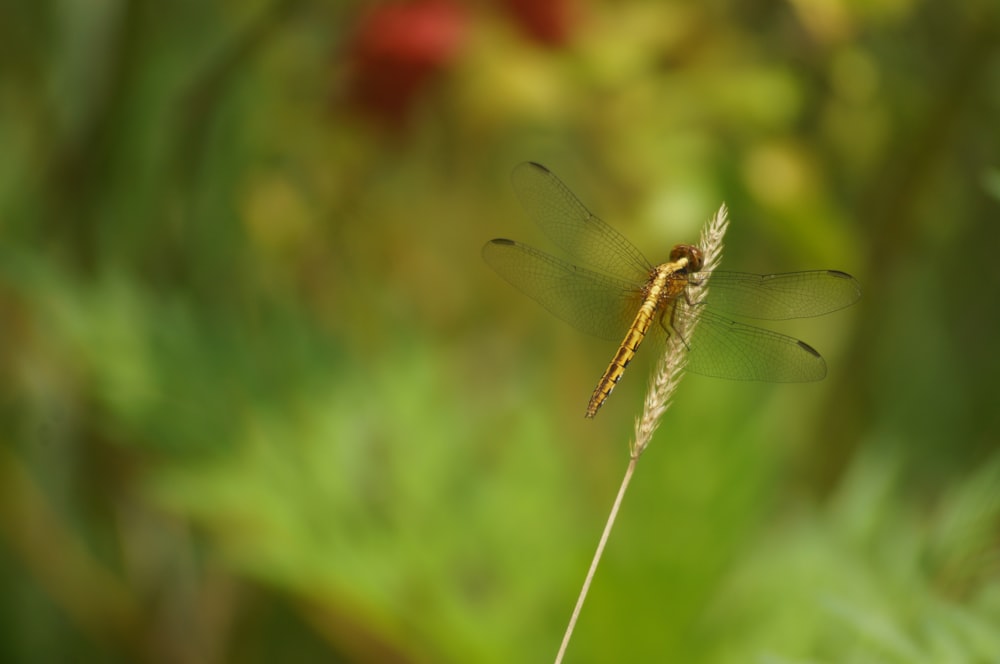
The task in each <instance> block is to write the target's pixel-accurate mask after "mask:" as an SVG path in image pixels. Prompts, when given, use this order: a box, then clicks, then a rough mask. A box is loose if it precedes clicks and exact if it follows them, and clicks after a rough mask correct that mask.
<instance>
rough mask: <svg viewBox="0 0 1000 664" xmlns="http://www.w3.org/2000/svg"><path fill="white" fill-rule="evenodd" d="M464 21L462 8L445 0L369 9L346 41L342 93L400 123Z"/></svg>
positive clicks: (454, 49) (445, 59) (443, 63)
mask: <svg viewBox="0 0 1000 664" xmlns="http://www.w3.org/2000/svg"><path fill="white" fill-rule="evenodd" d="M467 25H468V17H467V15H466V13H465V12H464V11H463V10H462V9H461V8H460V7H459V6H458V5H457V4H455V3H454V2H452V1H451V0H415V1H414V2H405V3H395V4H384V5H380V6H379V7H377V8H375V9H373V10H372V11H371V12H370V13H368V14H367V15H366V16H365V17H364V18H362V20H361V22H360V23H359V24H358V26H357V28H356V29H355V31H354V35H353V38H352V39H351V40H350V45H349V47H348V62H349V67H350V73H349V76H350V78H349V80H348V89H347V94H348V98H349V99H350V101H351V102H352V104H353V105H354V106H356V107H357V108H360V109H361V110H363V111H365V112H368V113H371V114H373V115H375V116H376V117H377V118H379V119H380V120H383V121H385V122H387V123H389V124H391V125H395V126H399V125H401V124H403V122H404V121H405V120H406V118H407V116H408V115H409V111H410V109H411V108H412V107H413V104H414V102H416V101H417V99H418V98H419V97H420V94H421V92H423V91H424V90H425V89H426V88H427V85H428V83H430V82H431V81H432V80H433V78H434V77H435V75H436V74H438V73H439V72H440V71H441V70H443V69H445V68H446V67H447V65H448V64H449V63H450V62H452V61H453V60H454V59H455V57H456V56H457V54H458V52H459V49H460V48H461V45H462V41H463V39H464V37H465V32H466V28H467Z"/></svg>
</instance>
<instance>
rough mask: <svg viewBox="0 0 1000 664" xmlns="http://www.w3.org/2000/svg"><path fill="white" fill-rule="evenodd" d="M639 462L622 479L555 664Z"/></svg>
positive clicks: (633, 459) (631, 461)
mask: <svg viewBox="0 0 1000 664" xmlns="http://www.w3.org/2000/svg"><path fill="white" fill-rule="evenodd" d="M638 460H639V457H637V456H632V457H631V458H630V459H629V461H628V469H626V470H625V477H624V478H622V485H621V487H619V488H618V495H617V496H616V497H615V504H614V505H612V506H611V514H610V515H608V522H607V523H606V524H604V532H603V533H601V541H600V542H598V543H597V551H595V552H594V559H593V560H591V561H590V569H588V570H587V578H585V579H584V580H583V587H582V588H580V596H579V597H577V598H576V606H575V607H573V615H572V616H570V619H569V625H567V627H566V633H565V634H563V640H562V644H561V645H560V646H559V652H558V653H557V654H556V659H555V664H559V663H560V662H562V660H563V656H564V655H565V654H566V648H567V647H568V646H569V640H570V638H571V637H572V636H573V629H574V628H575V627H576V620H577V618H579V617H580V611H581V610H582V609H583V603H584V601H585V600H586V599H587V592H588V591H589V590H590V582H591V581H593V580H594V574H595V573H596V572H597V564H598V563H599V562H600V561H601V556H602V555H603V554H604V545H605V544H607V543H608V538H609V537H610V536H611V527H612V526H614V524H615V519H616V518H617V517H618V508H619V507H620V506H621V504H622V499H623V498H624V497H625V490H626V489H627V488H628V485H629V483H630V482H631V481H632V474H633V473H635V462H636V461H638Z"/></svg>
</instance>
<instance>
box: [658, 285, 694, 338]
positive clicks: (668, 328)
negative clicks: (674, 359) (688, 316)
mask: <svg viewBox="0 0 1000 664" xmlns="http://www.w3.org/2000/svg"><path fill="white" fill-rule="evenodd" d="M686 296H687V294H685V297H686ZM669 309H670V317H669V319H668V317H667V309H663V310H662V311H660V327H662V328H663V331H664V332H666V333H667V338H668V339H669V338H670V337H671V336H672V335H674V334H676V335H677V336H678V337H679V338H680V340H681V343H682V344H684V348H685V349H687V350H691V347H690V346H688V342H687V339H685V338H684V335H683V334H681V332H680V330H678V329H677V326H676V325H674V316H676V315H677V307H670V308H669Z"/></svg>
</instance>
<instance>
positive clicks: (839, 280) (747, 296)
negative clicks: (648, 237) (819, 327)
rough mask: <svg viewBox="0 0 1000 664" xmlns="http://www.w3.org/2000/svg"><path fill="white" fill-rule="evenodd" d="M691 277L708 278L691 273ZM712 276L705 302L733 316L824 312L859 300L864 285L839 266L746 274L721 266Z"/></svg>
mask: <svg viewBox="0 0 1000 664" xmlns="http://www.w3.org/2000/svg"><path fill="white" fill-rule="evenodd" d="M690 279H691V281H698V280H700V279H705V277H704V276H702V275H700V274H692V275H690ZM707 280H708V296H707V297H706V298H705V306H707V307H709V308H711V309H712V311H716V312H722V313H725V314H727V315H731V316H742V317H744V318H757V319H761V320H786V319H789V318H809V317H811V316H821V315H823V314H828V313H830V312H831V311H836V310H838V309H843V308H844V307H847V306H849V305H851V304H854V303H855V302H857V301H858V298H860V297H861V286H860V285H859V284H858V282H857V280H855V279H854V277H852V276H851V275H849V274H846V273H844V272H838V271H836V270H814V271H811V272H788V273H785V274H745V273H742V272H726V271H723V270H717V271H715V272H713V273H712V275H711V276H710V277H708V278H707Z"/></svg>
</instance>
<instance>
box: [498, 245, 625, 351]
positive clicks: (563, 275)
mask: <svg viewBox="0 0 1000 664" xmlns="http://www.w3.org/2000/svg"><path fill="white" fill-rule="evenodd" d="M483 259H484V260H485V261H486V263H487V264H488V265H489V266H490V267H492V268H493V269H494V270H496V272H497V274H499V275H500V276H501V277H503V278H504V279H506V280H507V281H509V282H510V283H511V284H512V285H513V286H514V287H515V288H517V289H518V290H519V291H521V292H522V293H524V294H525V295H527V296H528V297H530V298H532V299H533V300H535V301H536V302H538V303H539V304H540V305H542V306H543V307H545V308H546V309H548V310H549V311H550V312H552V313H553V314H555V315H556V316H557V317H559V318H561V319H563V320H564V321H566V322H567V323H569V324H570V325H572V326H573V327H575V328H577V329H579V330H582V331H584V332H586V333H588V334H592V335H594V336H595V337H600V338H602V339H608V340H611V341H620V340H621V337H622V335H623V334H624V333H625V330H626V329H628V326H629V324H630V323H631V322H632V318H633V317H634V316H635V313H636V311H637V310H638V308H639V304H640V300H641V290H640V289H639V287H638V286H637V285H636V284H635V283H633V282H629V281H625V280H623V279H616V278H614V277H609V276H607V275H604V274H601V273H599V272H594V271H593V270H588V269H585V268H582V267H578V266H576V265H572V264H570V263H567V262H566V261H563V260H561V259H559V258H556V257H555V256H551V255H549V254H546V253H544V252H542V251H539V250H538V249H535V248H533V247H529V246H528V245H526V244H521V243H520V242H515V241H514V240H504V239H498V240H490V241H489V242H487V243H486V245H485V246H483Z"/></svg>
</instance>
